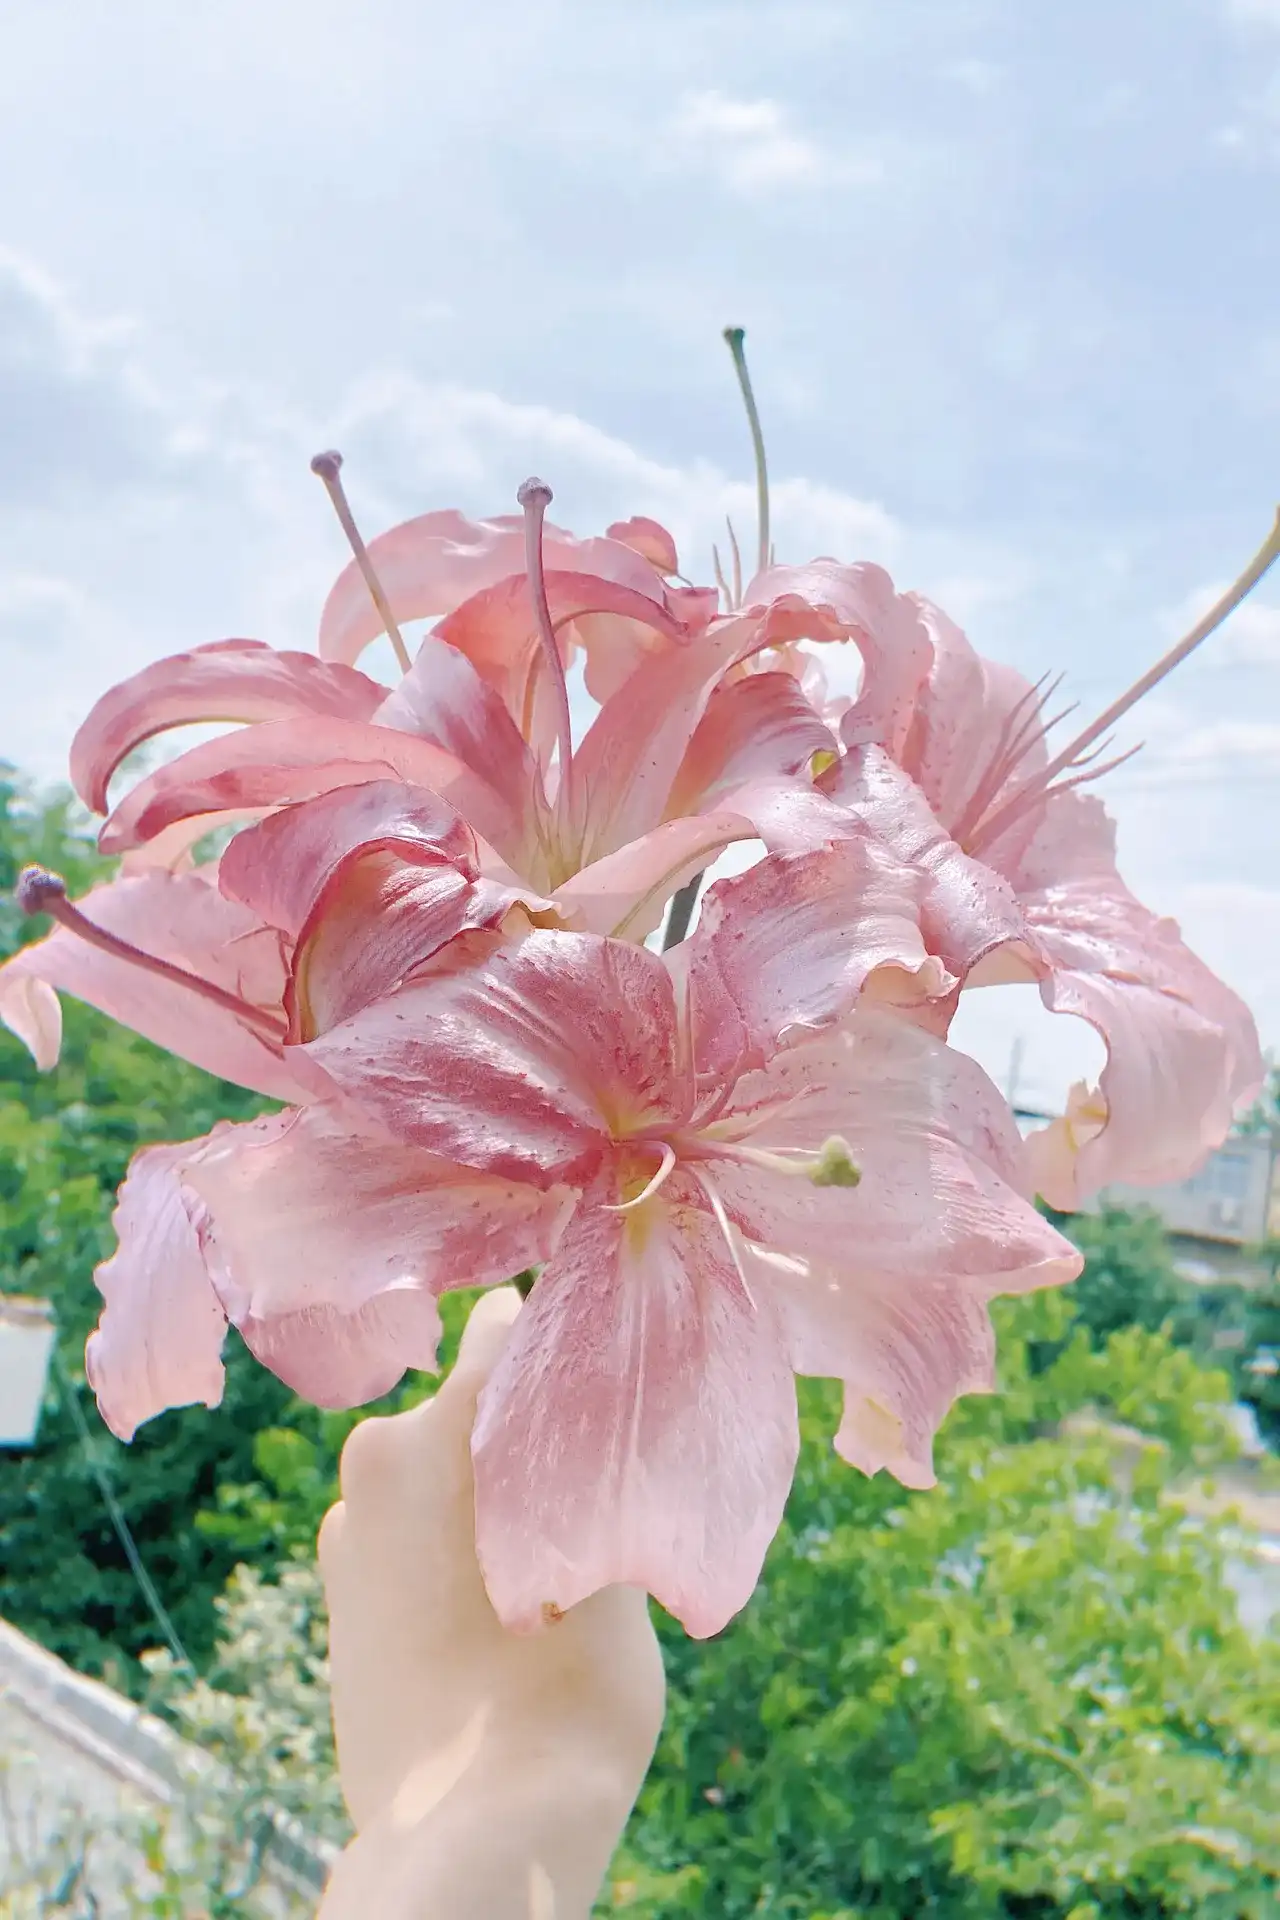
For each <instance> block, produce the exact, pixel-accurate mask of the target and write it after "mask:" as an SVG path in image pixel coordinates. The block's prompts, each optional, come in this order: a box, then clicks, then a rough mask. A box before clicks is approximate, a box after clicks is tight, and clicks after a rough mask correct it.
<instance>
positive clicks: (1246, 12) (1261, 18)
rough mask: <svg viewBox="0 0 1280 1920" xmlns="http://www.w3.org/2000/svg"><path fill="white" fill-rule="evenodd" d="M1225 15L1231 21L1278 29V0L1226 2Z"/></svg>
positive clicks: (1279, 1) (1279, 15)
mask: <svg viewBox="0 0 1280 1920" xmlns="http://www.w3.org/2000/svg"><path fill="white" fill-rule="evenodd" d="M1227 14H1228V17H1229V18H1230V19H1232V20H1245V21H1248V22H1250V23H1256V24H1258V25H1260V26H1267V27H1280V0H1227Z"/></svg>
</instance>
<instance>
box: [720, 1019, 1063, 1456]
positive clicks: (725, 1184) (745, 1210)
mask: <svg viewBox="0 0 1280 1920" xmlns="http://www.w3.org/2000/svg"><path fill="white" fill-rule="evenodd" d="M735 1123H736V1124H738V1125H741V1126H744V1127H745V1126H746V1125H747V1124H748V1123H750V1124H751V1127H752V1131H751V1135H750V1138H751V1144H752V1146H753V1147H757V1148H764V1149H766V1150H769V1151H774V1152H780V1151H783V1150H792V1151H794V1150H795V1149H797V1148H800V1149H803V1150H804V1151H807V1152H810V1153H812V1152H813V1151H814V1149H815V1147H816V1146H817V1145H818V1144H819V1142H820V1141H821V1140H822V1139H824V1138H826V1137H828V1136H829V1135H830V1134H839V1135H840V1137H841V1138H842V1139H843V1140H844V1141H845V1142H846V1143H847V1145H848V1147H849V1150H850V1154H851V1157H852V1159H853V1161H854V1163H855V1165H856V1166H857V1167H858V1169H859V1172H860V1174H861V1179H860V1181H859V1183H858V1185H857V1186H856V1187H854V1188H839V1187H831V1188H816V1187H814V1186H813V1185H812V1184H811V1183H810V1182H808V1181H806V1180H804V1179H801V1178H795V1177H784V1176H782V1175H780V1174H771V1173H770V1172H769V1171H768V1170H767V1169H765V1168H762V1167H760V1166H758V1165H752V1166H750V1167H749V1168H747V1167H744V1166H741V1165H737V1164H735V1163H734V1162H733V1161H732V1160H725V1161H716V1162H713V1163H712V1166H711V1177H712V1178H713V1179H714V1181H715V1184H716V1187H717V1189H718V1191H719V1194H720V1197H721V1199H722V1201H723V1203H724V1205H725V1207H726V1208H727V1210H728V1213H729V1215H730V1217H731V1218H732V1219H733V1220H734V1222H735V1223H736V1224H737V1226H738V1227H739V1229H740V1231H741V1232H742V1233H743V1235H744V1236H745V1238H746V1240H747V1242H748V1243H749V1245H748V1249H747V1257H748V1260H749V1278H750V1281H751V1285H752V1290H753V1293H754V1294H755V1295H756V1297H757V1298H759V1297H760V1296H761V1295H762V1294H763V1293H764V1292H765V1290H766V1289H767V1290H768V1291H769V1293H770V1295H771V1297H772V1298H773V1299H774V1300H775V1302H776V1303H777V1307H778V1311H779V1312H780V1314H781V1315H782V1318H783V1321H784V1324H785V1325H786V1327H787V1330H788V1339H789V1343H790V1353H791V1357H792V1361H793V1364H794V1365H795V1367H796V1369H797V1371H798V1372H800V1373H807V1374H816V1375H820V1376H826V1377H834V1378H836V1379H839V1380H842V1381H843V1382H844V1384H845V1389H846V1403H845V1405H846V1415H845V1422H844V1424H843V1426H842V1428H841V1431H840V1434H839V1436H838V1437H837V1442H836V1444H837V1448H838V1450H839V1451H840V1452H841V1453H842V1454H843V1456H844V1457H845V1458H846V1459H849V1460H851V1461H852V1462H853V1464H854V1465H856V1466H859V1467H861V1468H862V1469H863V1470H864V1471H865V1472H868V1473H874V1472H876V1471H877V1470H878V1469H879V1468H881V1467H887V1468H888V1470H889V1471H890V1472H892V1473H894V1474H895V1475H896V1476H897V1477H898V1478H899V1479H901V1480H902V1481H903V1482H904V1484H906V1485H908V1486H928V1485H930V1484H932V1439H933V1435H934V1433H935V1432H936V1430H937V1428H938V1426H939V1425H940V1424H941V1421H942V1420H943V1418H944V1417H945V1415H946V1413H947V1411H948V1409H949V1408H950V1406H951V1405H952V1403H953V1402H954V1400H955V1399H956V1398H957V1397H958V1396H959V1395H961V1394H964V1393H978V1392H990V1391H992V1390H993V1389H994V1386H995V1379H994V1373H993V1360H994V1339H993V1336H992V1331H991V1327H990V1323H989V1320H988V1316H987V1302H988V1301H989V1300H990V1299H991V1298H992V1297H993V1296H995V1295H997V1294H1001V1293H1022V1292H1026V1291H1028V1290H1031V1289H1034V1288H1039V1287H1047V1286H1057V1285H1061V1284H1062V1283H1063V1282H1065V1281H1069V1280H1071V1279H1072V1278H1074V1277H1075V1275H1076V1274H1077V1273H1078V1272H1079V1271H1080V1267H1081V1257H1080V1255H1079V1253H1078V1252H1077V1250H1076V1249H1075V1248H1074V1247H1073V1246H1072V1245H1071V1243H1070V1242H1069V1241H1067V1240H1065V1239H1063V1237H1062V1236H1061V1235H1060V1234H1058V1233H1057V1232H1056V1231H1055V1229H1054V1228H1053V1227H1051V1226H1050V1225H1049V1223H1048V1221H1047V1220H1045V1219H1043V1218H1042V1217H1041V1215H1040V1214H1038V1213H1037V1212H1036V1210H1035V1208H1034V1207H1033V1206H1032V1205H1031V1204H1030V1201H1029V1199H1028V1198H1027V1193H1028V1179H1029V1167H1028V1160H1027V1156H1026V1151H1025V1149H1024V1147H1023V1143H1022V1141H1021V1140H1020V1139H1019V1137H1018V1132H1017V1129H1016V1127H1015V1126H1014V1124H1013V1121H1012V1118H1011V1116H1010V1114H1009V1111H1008V1106H1007V1103H1006V1102H1005V1101H1004V1100H1003V1099H1002V1098H1001V1096H1000V1094H999V1092H998V1090H997V1089H996V1088H995V1087H994V1086H993V1085H992V1084H991V1082H990V1081H989V1080H988V1079H987V1077H986V1075H985V1074H984V1073H983V1072H982V1070H981V1068H979V1067H978V1066H977V1065H976V1063H975V1062H973V1061H971V1060H969V1059H967V1058H966V1057H965V1056H964V1055H963V1054H958V1053H955V1052H953V1051H952V1050H951V1049H950V1048H948V1047H946V1046H945V1045H943V1044H942V1042H940V1041H938V1040H936V1039H934V1038H932V1037H931V1036H930V1035H928V1034H926V1033H922V1032H920V1031H919V1030H918V1029H917V1028H916V1027H915V1026H914V1025H912V1024H911V1023H910V1022H908V1021H904V1020H902V1019H900V1018H898V1017H897V1016H895V1015H894V1014H892V1013H889V1012H886V1011H884V1010H882V1009H880V1008H876V1007H870V1006H866V1005H864V1006H863V1007H861V1008H860V1009H859V1010H858V1012H857V1013H856V1014H855V1015H854V1016H853V1017H852V1019H851V1020H850V1021H849V1022H848V1023H847V1024H846V1026H845V1027H843V1028H841V1029H840V1030H838V1031H837V1032H835V1033H833V1034H829V1035H822V1036H819V1037H817V1038H815V1039H813V1040H810V1041H806V1042H804V1043H802V1044H801V1045H799V1046H796V1047H794V1048H792V1049H789V1050H787V1051H786V1052H784V1053H782V1054H779V1055H778V1056H776V1058H775V1059H774V1061H773V1062H772V1063H771V1064H770V1067H769V1068H768V1069H767V1070H766V1071H764V1072H761V1073H757V1074H753V1075H751V1076H750V1077H749V1079H748V1080H746V1081H744V1082H742V1083H740V1085H739V1087H738V1089H737V1090H736V1092H735V1096H734V1099H733V1102H732V1103H731V1105H730V1107H729V1108H728V1109H727V1110H726V1112H725V1114H724V1116H723V1118H722V1121H721V1123H720V1124H721V1126H722V1127H723V1128H724V1129H725V1130H726V1131H729V1130H732V1129H733V1128H734V1126H735Z"/></svg>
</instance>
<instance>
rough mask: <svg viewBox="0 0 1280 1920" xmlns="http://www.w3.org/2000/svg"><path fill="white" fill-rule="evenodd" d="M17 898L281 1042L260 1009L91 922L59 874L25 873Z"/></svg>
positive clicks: (280, 1029)
mask: <svg viewBox="0 0 1280 1920" xmlns="http://www.w3.org/2000/svg"><path fill="white" fill-rule="evenodd" d="M14 897H15V898H16V900H17V902H18V905H19V906H20V907H21V909H22V911H23V912H24V913H47V914H48V915H49V917H50V919H51V920H56V921H57V922H58V924H59V926H62V927H65V928H66V929H67V931H68V933H74V934H75V935H77V937H78V938H79V939H81V940H84V941H85V942H87V944H88V945H89V946H91V947H98V948H99V949H100V950H101V951H102V952H103V953H109V954H111V955H112V956H113V957H114V958H115V959H117V960H127V961H128V962H129V963H130V965H132V966H135V967H142V968H143V969H145V971H146V972H148V973H154V974H158V975H159V977H160V978H161V979H162V980H171V981H173V983H174V985H175V986H179V987H186V988H188V989H189V991H190V992H192V993H197V994H199V995H200V997H201V999H203V1000H211V1001H212V1002H213V1003H214V1005H215V1006H219V1007H224V1008H225V1009H226V1011H227V1012H228V1013H233V1014H234V1015H235V1017H236V1019H237V1020H241V1021H243V1022H244V1024H245V1025H246V1026H248V1027H253V1028H254V1029H255V1031H256V1032H257V1033H259V1034H260V1035H261V1036H262V1038H263V1039H264V1040H270V1041H273V1042H275V1043H277V1044H278V1043H279V1042H280V1041H281V1040H283V1038H284V1026H283V1024H282V1023H281V1022H280V1021H279V1020H277V1019H276V1018H275V1017H274V1016H273V1015H272V1014H269V1013H265V1012H264V1011H263V1009H262V1008H261V1007H255V1006H253V1005H252V1004H251V1003H250V1002H249V1001H248V1000H242V999H241V998H240V996H239V994H237V993H230V992H228V990H227V989H226V988H225V987H219V986H215V984H214V982H213V981H212V980H205V979H202V978H201V976H200V975H199V974H198V973H188V972H187V969H186V968H185V967H178V966H175V965H174V964H173V962H172V961H171V960H161V959H160V958H159V956H158V955H157V954H154V953H146V952H144V951H143V949H142V948H141V947H135V946H134V945H133V944H132V942H131V941H128V940H122V939H121V938H120V936H119V934H116V933H110V932H108V930H107V929H106V927H100V926H98V925H97V923H96V922H95V921H93V920H89V919H87V918H86V916H85V915H84V914H83V913H81V911H80V909H79V907H73V906H72V904H71V902H70V901H69V900H68V898H67V883H66V881H65V880H64V879H63V878H62V875H61V874H60V873H50V872H49V871H48V870H47V868H45V867H27V868H25V869H24V871H23V872H22V873H21V874H20V875H19V876H18V884H17V886H16V888H15V889H14Z"/></svg>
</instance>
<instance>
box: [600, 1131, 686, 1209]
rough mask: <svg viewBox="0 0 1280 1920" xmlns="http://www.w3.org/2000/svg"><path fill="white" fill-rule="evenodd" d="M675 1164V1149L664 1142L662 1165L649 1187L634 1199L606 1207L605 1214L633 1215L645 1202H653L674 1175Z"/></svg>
mask: <svg viewBox="0 0 1280 1920" xmlns="http://www.w3.org/2000/svg"><path fill="white" fill-rule="evenodd" d="M656 1144H657V1143H656V1142H655V1145H656ZM675 1164H676V1152H675V1148H674V1147H671V1146H668V1145H667V1143H666V1142H665V1141H664V1142H663V1143H662V1160H661V1163H660V1165H659V1167H658V1171H657V1172H656V1173H655V1174H654V1176H653V1178H652V1179H651V1180H650V1181H649V1183H648V1185H647V1186H646V1187H644V1188H642V1189H641V1191H640V1192H639V1193H638V1194H636V1196H635V1198H634V1199H632V1200H621V1201H618V1202H616V1203H615V1204H613V1205H611V1206H605V1207H604V1208H603V1209H602V1211H603V1212H605V1213H631V1212H633V1211H634V1210H635V1208H636V1207H642V1206H643V1205H644V1203H645V1201H646V1200H652V1198H653V1196H654V1194H655V1193H657V1191H658V1189H659V1188H660V1187H662V1186H663V1185H664V1184H665V1183H666V1181H667V1179H668V1177H669V1176H670V1174H671V1173H672V1171H673V1169H674V1167H675Z"/></svg>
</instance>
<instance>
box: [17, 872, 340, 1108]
mask: <svg viewBox="0 0 1280 1920" xmlns="http://www.w3.org/2000/svg"><path fill="white" fill-rule="evenodd" d="M78 904H79V907H80V909H81V911H82V912H83V913H84V915H85V917H86V919H89V920H92V921H94V922H95V923H96V924H97V925H98V926H101V927H105V928H106V930H107V931H108V932H109V933H114V934H116V935H117V936H119V938H121V939H123V940H127V941H129V942H130V944H131V945H133V946H136V947H140V948H142V949H143V950H144V951H145V952H147V953H149V954H153V955H154V956H155V957H156V958H157V959H160V960H168V961H170V962H171V963H172V964H173V965H175V966H179V967H182V968H184V969H186V970H187V971H188V972H190V973H195V974H198V975H200V976H201V977H202V978H203V979H205V980H208V981H210V982H211V983H212V984H213V985H214V986H217V987H222V988H224V989H225V990H226V991H227V992H229V993H234V994H236V995H237V996H238V997H239V998H240V999H242V1000H244V1001H246V1002H248V1004H249V1005H250V1006H253V1007H256V1008H259V1009H261V1010H262V1011H264V1012H280V1013H281V1037H282V1038H283V1032H284V1023H283V1013H282V1005H283V999H284V990H285V982H286V978H287V973H286V967H285V961H284V957H283V954H282V952H281V944H280V937H279V935H278V934H277V933H275V932H274V931H273V930H272V929H271V928H269V927H264V926H263V925H262V923H261V921H259V920H258V919H257V917H256V916H255V915H253V914H251V913H249V912H248V911H247V910H246V909H245V908H244V907H242V906H240V905H239V904H238V903H237V902H236V901H233V900H224V899H223V897H222V895H221V894H220V893H219V892H218V890H217V888H216V887H213V886H210V884H209V882H208V880H207V879H206V878H205V877H204V876H203V875H202V874H172V873H165V872H163V871H157V872H152V873H144V874H137V875H135V876H133V877H132V878H129V879H123V880H112V881H110V882H108V883H107V884H106V885H105V886H101V887H95V888H94V889H93V891H92V892H91V893H89V894H87V895H86V896H85V898H84V899H83V900H81V901H80V902H79V903H78ZM36 982H43V983H44V984H45V987H46V988H57V989H58V991H59V992H62V993H71V994H74V995H75V997H76V998H77V999H78V1000H86V1001H87V1002H88V1003H89V1005H90V1006H91V1007H97V1008H98V1010H99V1012H101V1013H105V1014H109V1015H110V1017H111V1018H112V1019H113V1020H118V1021H119V1022H120V1023H121V1025H122V1026H126V1027H131V1028H132V1029H133V1031H134V1032H135V1033H140V1034H142V1035H143V1037H144V1038H145V1039H147V1040H152V1041H154V1042H155V1044H156V1045H157V1046H158V1047H164V1048H165V1049H166V1050H167V1051H168V1052H170V1053H176V1054H177V1055H178V1056H179V1058H181V1059H183V1060H190V1061H191V1063H192V1064H193V1066H197V1067H203V1068H204V1069H205V1071H206V1072H207V1073H213V1074H217V1075H218V1076H219V1077H220V1078H221V1079H223V1080H232V1081H234V1082H235V1083H236V1084H237V1085H238V1086H242V1087H251V1088H253V1089H254V1090H255V1091H256V1092H258V1093H265V1094H268V1095H270V1096H271V1097H273V1098H275V1099H278V1100H294V1099H298V1098H300V1097H304V1095H303V1083H302V1082H300V1081H299V1079H298V1077H297V1074H296V1072H294V1071H293V1070H291V1069H290V1067H289V1066H288V1065H287V1064H286V1062H285V1061H284V1059H283V1058H282V1056H281V1055H280V1053H279V1052H278V1051H277V1050H275V1049H273V1048H272V1047H271V1046H270V1045H269V1044H268V1043H267V1042H266V1041H264V1040H262V1039H259V1038H258V1037H257V1036H256V1035H255V1034H254V1033H253V1032H252V1031H251V1029H250V1028H249V1027H247V1026H245V1025H243V1024H242V1023H241V1022H240V1021H239V1020H238V1019H237V1018H236V1016H235V1014H234V1013H233V1012H232V1011H231V1010H230V1009H229V1008H226V1007H222V1006H218V1005H217V1004H215V1003H213V1002H211V1001H209V1000H205V999H202V998H200V997H199V996H198V995H197V994H196V993H193V992H192V991H191V990H190V989H189V988H187V987H184V986H182V985H181V984H179V983H178V982H176V981H171V980H166V979H163V978H161V977H159V976H157V975H156V974H154V973H151V972H148V971H147V970H146V969H144V968H142V967H139V966H136V965H135V964H133V962H131V961H129V960H125V959H121V958H117V957H116V955H114V954H110V953H104V952H102V950H101V949H100V948H98V947H94V946H90V945H89V944H88V943H87V942H86V941H84V940H82V939H80V938H79V936H78V935H76V934H74V933H71V932H69V931H68V930H67V929H66V928H65V927H55V928H54V930H53V932H52V933H51V934H49V935H48V936H47V938H46V939H44V940H38V941H36V942H35V943H34V944H33V945H31V946H29V947H21V948H19V950H18V952H17V953H16V954H15V955H14V956H13V958H12V959H11V960H9V961H7V962H6V963H5V965H4V966H3V967H0V1019H3V1020H4V1022H5V1024H6V1026H11V1027H12V1028H13V1031H14V1032H15V1033H17V1035H18V1037H19V1039H21V1040H23V1041H25V1042H26V1044H28V1045H30V1046H32V1051H33V1052H34V1053H35V1054H36V1058H37V1061H38V1062H39V1063H40V1064H42V1065H51V1064H52V1061H51V1060H50V1059H49V1057H48V1054H49V1046H50V1043H51V1041H52V1039H53V1038H54V1037H55V1035H54V1029H53V1028H52V1027H51V1026H50V1025H49V1024H48V1006H47V999H46V997H45V994H44V993H42V992H41V991H40V989H39V987H37V986H35V985H34V984H33V983H36ZM33 996H34V997H33ZM33 1042H34V1045H33Z"/></svg>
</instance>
